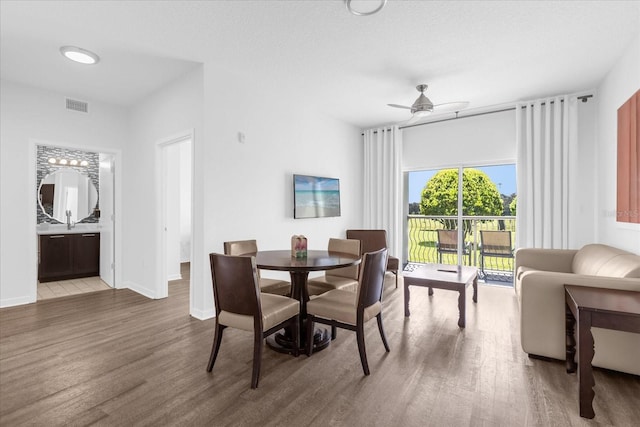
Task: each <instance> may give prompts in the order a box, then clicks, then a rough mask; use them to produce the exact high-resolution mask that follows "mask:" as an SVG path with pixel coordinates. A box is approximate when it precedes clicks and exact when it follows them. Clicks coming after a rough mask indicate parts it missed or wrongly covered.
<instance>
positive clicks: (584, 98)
mask: <svg viewBox="0 0 640 427" xmlns="http://www.w3.org/2000/svg"><path fill="white" fill-rule="evenodd" d="M589 98H593V95H591V94H589V95H581V96H577V97H576V99H579V100H580V101H582V102H587V101H588V100H589ZM560 102H564V100H563V99H561V100H560ZM553 103H554V101H551V102H550V104H553ZM545 104H546V102H543V103H542V104H540V105H545ZM521 108H526V106H524V105H523V106H522V107H521ZM515 109H516V106H515V105H514V106H513V107H508V108H503V109H501V110H494V111H484V112H482V113H472V114H466V115H464V116H458V112H457V111H456V116H455V117H449V118H447V119H440V120H433V121H430V122H424V123H416V124H411V125H406V126H398V129H407V128H412V127H416V126H424V125H430V124H432V123H440V122H448V121H450V120H458V119H465V118H467V117H477V116H484V115H486V114H495V113H503V112H505V111H511V110H515ZM385 130H391V128H386V129H385ZM373 133H374V134H375V133H378V131H377V130H376V131H374V132H373ZM360 135H361V136H363V135H364V133H362V134H360Z"/></svg>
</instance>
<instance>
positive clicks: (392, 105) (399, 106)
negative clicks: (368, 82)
mask: <svg viewBox="0 0 640 427" xmlns="http://www.w3.org/2000/svg"><path fill="white" fill-rule="evenodd" d="M387 105H388V106H389V107H393V108H404V109H407V110H411V107H407V106H406V105H398V104H387Z"/></svg>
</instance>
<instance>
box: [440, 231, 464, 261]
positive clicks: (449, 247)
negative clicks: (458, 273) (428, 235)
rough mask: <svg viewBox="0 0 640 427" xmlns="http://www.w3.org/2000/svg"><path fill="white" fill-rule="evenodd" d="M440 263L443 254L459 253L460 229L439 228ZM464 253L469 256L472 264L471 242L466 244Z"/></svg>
mask: <svg viewBox="0 0 640 427" xmlns="http://www.w3.org/2000/svg"><path fill="white" fill-rule="evenodd" d="M437 249H438V263H439V264H442V254H453V255H457V254H458V230H438V247H437ZM462 255H467V256H468V257H469V264H468V265H471V250H470V248H469V244H465V245H464V249H463V250H462Z"/></svg>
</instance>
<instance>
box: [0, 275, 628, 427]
mask: <svg viewBox="0 0 640 427" xmlns="http://www.w3.org/2000/svg"><path fill="white" fill-rule="evenodd" d="M467 298H468V302H467V328H466V329H464V330H461V329H459V328H458V327H457V324H456V323H457V317H458V313H457V294H456V293H454V292H448V291H439V290H436V292H435V295H434V296H432V297H429V296H428V295H427V289H423V288H417V289H412V311H411V313H412V315H411V317H410V318H408V319H405V318H404V313H403V307H402V303H403V301H402V290H401V289H397V290H396V289H395V288H394V286H393V277H392V276H391V277H389V278H388V280H387V283H386V290H385V301H384V315H385V317H384V323H385V328H386V331H387V338H388V340H389V345H390V346H391V353H388V354H387V353H385V351H384V347H383V345H382V342H381V341H380V338H379V335H378V331H377V328H376V326H375V322H371V323H370V324H369V325H368V327H367V335H366V343H367V353H368V355H369V364H370V368H371V375H370V376H369V377H364V376H363V374H362V369H361V366H360V360H359V358H358V350H357V347H356V342H355V334H353V333H350V332H348V331H342V330H340V331H339V332H338V338H337V339H336V341H334V342H333V343H332V344H331V345H330V346H329V348H327V349H326V350H324V351H322V352H320V353H316V354H314V355H313V356H312V357H311V358H308V357H306V356H300V357H298V358H293V357H291V356H287V355H282V354H279V353H275V352H273V351H271V350H268V349H265V353H264V357H263V364H262V375H261V380H260V386H259V388H258V389H257V390H251V389H250V380H251V358H252V337H251V334H248V333H246V332H241V331H235V330H228V331H227V332H226V334H225V337H224V340H223V343H222V348H221V351H220V355H219V358H218V362H217V364H216V366H215V368H214V371H213V373H212V374H208V373H207V372H206V370H205V368H206V364H207V360H208V357H209V351H210V346H211V342H212V338H213V325H214V321H213V320H207V321H200V320H196V319H192V318H191V317H190V316H189V314H188V301H189V288H188V282H187V281H185V280H183V281H178V282H173V283H171V285H170V287H169V298H166V299H163V300H155V301H154V300H149V299H147V298H145V297H143V296H140V295H138V294H136V293H134V292H132V291H129V290H108V291H102V292H96V293H92V294H84V295H78V296H70V297H64V298H59V299H55V300H48V301H42V302H38V303H37V304H30V305H26V306H20V307H14V308H7V309H2V310H0V425H3V426H17V425H42V426H45V425H46V426H58V425H59V426H62V425H74V426H80V425H104V426H137V425H154V426H158V425H177V426H186V425H194V426H199V425H202V426H244V425H260V426H263V425H268V426H303V425H313V426H326V425H332V426H362V425H367V426H392V425H396V426H398V425H401V426H447V425H449V426H481V425H484V426H583V425H607V426H633V425H638V420H640V378H639V377H637V376H632V375H626V374H620V373H615V372H611V371H604V370H599V369H596V370H595V380H596V388H595V390H596V397H595V401H594V409H595V412H596V417H595V419H594V420H585V419H582V418H580V417H579V415H578V391H577V387H578V384H577V378H576V376H575V375H568V374H566V373H565V368H564V364H563V363H561V362H553V361H543V360H531V359H529V358H528V357H527V356H526V354H524V353H523V352H522V350H521V348H520V343H519V318H518V308H517V303H516V300H515V297H514V294H513V290H512V289H511V288H501V287H492V286H481V287H480V289H479V302H478V304H477V305H475V304H473V303H472V302H471V295H467Z"/></svg>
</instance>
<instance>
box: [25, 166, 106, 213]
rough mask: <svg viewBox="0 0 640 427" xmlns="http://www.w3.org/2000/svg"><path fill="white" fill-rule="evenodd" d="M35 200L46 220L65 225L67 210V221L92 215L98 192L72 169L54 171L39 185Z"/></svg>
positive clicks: (84, 177)
mask: <svg viewBox="0 0 640 427" xmlns="http://www.w3.org/2000/svg"><path fill="white" fill-rule="evenodd" d="M38 201H39V203H40V208H41V209H42V212H44V214H45V215H47V216H48V217H49V218H53V219H55V220H57V221H60V222H61V223H63V224H66V222H67V216H66V211H71V218H70V220H71V221H72V222H80V221H82V220H83V219H85V218H87V217H88V216H90V215H91V214H92V213H93V210H94V209H95V207H96V203H97V202H98V191H97V190H96V187H95V186H94V185H93V182H91V179H89V177H88V176H87V175H85V174H83V173H81V172H79V171H77V170H75V169H58V170H57V171H55V172H52V173H50V174H49V175H47V176H45V177H44V179H43V180H42V182H41V183H40V188H39V190H38Z"/></svg>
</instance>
